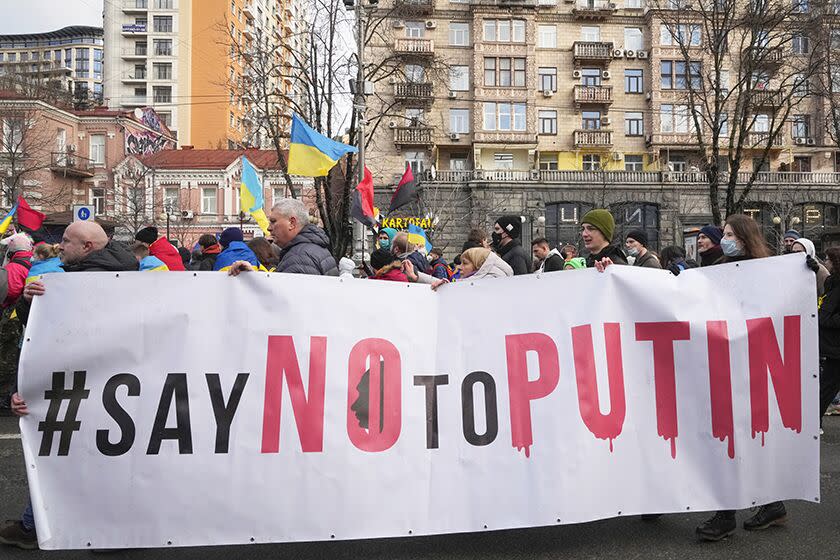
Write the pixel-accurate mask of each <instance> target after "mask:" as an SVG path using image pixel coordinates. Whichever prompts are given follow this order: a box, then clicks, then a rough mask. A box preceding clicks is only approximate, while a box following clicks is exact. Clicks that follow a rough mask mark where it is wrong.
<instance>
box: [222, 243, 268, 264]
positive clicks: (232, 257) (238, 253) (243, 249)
mask: <svg viewBox="0 0 840 560" xmlns="http://www.w3.org/2000/svg"><path fill="white" fill-rule="evenodd" d="M236 261H246V262H249V263H251V265H252V266H253V267H254V268H259V266H260V260H259V259H258V258H257V255H256V254H254V252H253V251H252V250H251V249H250V247H248V246H247V245H246V244H245V242H244V241H231V242H230V245H228V246H227V249H225V250H224V251H222V252H221V253H219V256H217V257H216V260H215V262H214V263H213V270H227V269H228V268H230V265H232V264H233V263H235V262H236Z"/></svg>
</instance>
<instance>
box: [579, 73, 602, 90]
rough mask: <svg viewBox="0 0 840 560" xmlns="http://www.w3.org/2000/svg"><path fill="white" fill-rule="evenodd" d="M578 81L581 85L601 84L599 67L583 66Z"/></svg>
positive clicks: (593, 85)
mask: <svg viewBox="0 0 840 560" xmlns="http://www.w3.org/2000/svg"><path fill="white" fill-rule="evenodd" d="M580 83H581V85H583V86H588V87H595V86H600V85H601V69H600V68H583V69H581V71H580Z"/></svg>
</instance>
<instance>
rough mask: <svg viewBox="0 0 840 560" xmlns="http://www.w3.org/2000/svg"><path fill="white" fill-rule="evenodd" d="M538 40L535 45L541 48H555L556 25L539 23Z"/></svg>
mask: <svg viewBox="0 0 840 560" xmlns="http://www.w3.org/2000/svg"><path fill="white" fill-rule="evenodd" d="M537 33H538V35H537V37H538V42H537V46H538V47H540V48H543V49H556V48H557V26H556V25H540V26H538V30H537Z"/></svg>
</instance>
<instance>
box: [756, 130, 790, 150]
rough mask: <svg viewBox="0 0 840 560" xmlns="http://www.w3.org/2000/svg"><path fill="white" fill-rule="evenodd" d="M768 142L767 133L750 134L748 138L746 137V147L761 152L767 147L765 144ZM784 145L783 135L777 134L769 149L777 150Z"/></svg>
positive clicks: (768, 135)
mask: <svg viewBox="0 0 840 560" xmlns="http://www.w3.org/2000/svg"><path fill="white" fill-rule="evenodd" d="M768 142H770V133H769V132H750V134H749V136H748V137H747V147H749V148H755V149H758V150H763V149H764V148H765V147H767V143H768ZM783 144H784V134H782V133H781V132H779V133H778V134H776V136H775V137H774V138H773V141H772V142H771V144H770V148H771V149H779V148H781V147H782V145H783Z"/></svg>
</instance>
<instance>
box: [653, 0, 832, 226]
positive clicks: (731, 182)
mask: <svg viewBox="0 0 840 560" xmlns="http://www.w3.org/2000/svg"><path fill="white" fill-rule="evenodd" d="M655 10H656V11H655V17H654V20H653V21H659V22H661V24H662V25H663V26H664V29H663V32H662V37H663V38H664V39H665V42H666V43H667V42H670V43H672V45H673V47H674V48H675V54H676V56H675V57H674V60H671V61H666V62H665V63H664V64H670V65H672V66H666V67H664V68H663V72H662V75H663V76H666V78H665V79H667V80H668V81H669V82H671V83H669V84H667V85H668V86H670V88H668V87H665V86H666V84H662V85H663V87H662V88H661V91H663V92H664V91H666V90H667V89H674V90H678V91H677V92H676V93H677V94H680V102H681V103H683V104H684V105H682V107H684V109H682V110H681V111H679V112H678V111H675V113H674V121H673V127H674V129H676V128H681V129H683V130H681V132H690V133H691V135H692V139H693V142H692V143H693V144H694V145H695V146H696V147H697V151H698V154H699V156H700V158H701V161H702V169H701V171H702V173H703V174H704V175H705V177H706V180H707V182H708V185H709V197H710V203H711V210H712V218H713V220H714V221H715V223H720V222H721V220H722V218H723V217H725V216H726V215H729V214H732V213H736V212H739V211H740V210H741V209H742V208H743V205H744V203H745V202H746V201H747V199H748V198H749V196H750V192H751V190H752V188H753V185H754V183H755V181H756V179H757V178H758V173H759V172H760V171H761V169H762V167H764V166H765V165H766V164H767V163H769V161H770V157H771V152H772V151H773V150H774V149H779V148H780V146H781V143H782V139H783V135H784V134H785V131H786V130H787V124H788V123H789V122H790V121H791V117H792V116H793V115H795V114H799V113H802V114H807V113H808V111H809V110H810V109H809V102H810V100H811V98H810V97H809V95H810V94H811V93H812V91H811V90H812V89H813V82H814V78H815V76H816V75H817V73H818V72H819V69H820V67H821V64H822V57H823V49H822V48H821V47H820V44H819V42H820V40H821V39H820V35H819V34H815V33H813V29H814V25H815V22H816V21H817V20H818V19H819V15H818V10H816V9H814V7H813V6H812V5H811V4H810V3H809V0H793V1H792V2H791V0H750V1H749V2H743V1H740V0H697V1H694V2H688V1H686V0H658V4H657V5H656V6H655ZM663 51H665V49H663ZM662 56H663V57H666V56H667V55H666V54H663V55H662ZM668 69H670V70H668ZM666 70H668V71H667V72H666ZM663 120H665V121H667V119H663ZM794 126H802V128H806V127H807V125H804V124H803V125H800V124H797V123H794ZM748 154H750V155H751V156H752V159H753V162H754V165H753V169H751V170H746V171H745V172H741V171H742V168H741V166H742V162H743V161H744V160H745V156H747V155H748ZM739 172H740V173H739ZM721 203H722V205H721Z"/></svg>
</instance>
